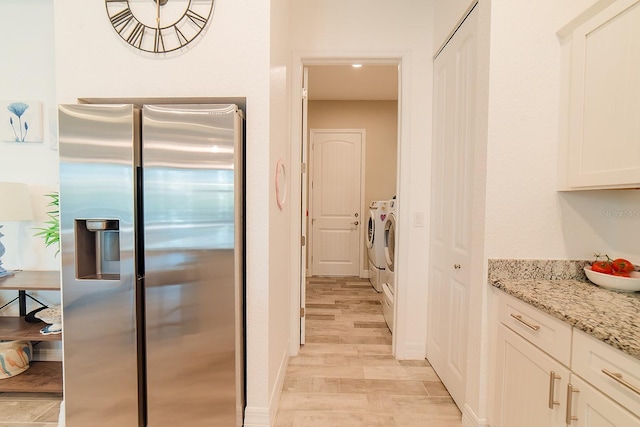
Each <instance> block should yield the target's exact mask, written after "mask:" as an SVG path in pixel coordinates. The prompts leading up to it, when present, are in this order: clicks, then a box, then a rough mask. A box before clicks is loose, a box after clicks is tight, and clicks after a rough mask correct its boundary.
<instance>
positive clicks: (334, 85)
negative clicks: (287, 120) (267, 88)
mask: <svg viewBox="0 0 640 427" xmlns="http://www.w3.org/2000/svg"><path fill="white" fill-rule="evenodd" d="M307 68H308V69H309V100H310V101H346V100H349V101H397V100H398V66H397V65H366V64H365V65H363V66H362V67H360V68H354V67H352V66H351V65H313V66H308V67H307Z"/></svg>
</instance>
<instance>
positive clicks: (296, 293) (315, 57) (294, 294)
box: [289, 51, 416, 358]
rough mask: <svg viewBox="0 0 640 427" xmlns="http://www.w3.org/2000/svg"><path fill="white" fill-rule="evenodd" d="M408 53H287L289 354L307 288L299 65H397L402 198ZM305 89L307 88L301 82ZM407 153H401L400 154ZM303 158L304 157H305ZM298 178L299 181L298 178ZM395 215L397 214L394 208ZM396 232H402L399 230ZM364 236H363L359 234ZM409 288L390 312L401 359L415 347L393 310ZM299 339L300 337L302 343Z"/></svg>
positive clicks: (400, 247)
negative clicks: (304, 266)
mask: <svg viewBox="0 0 640 427" xmlns="http://www.w3.org/2000/svg"><path fill="white" fill-rule="evenodd" d="M410 59H411V58H410V53H409V52H407V51H390V52H378V53H371V52H368V53H363V52H344V51H341V52H339V53H335V54H333V55H331V54H330V53H327V52H326V51H323V52H317V53H308V52H307V53H301V52H293V54H292V62H291V64H292V68H291V82H292V83H291V141H292V143H291V159H292V162H291V166H292V167H291V172H292V175H291V176H292V177H296V179H292V180H291V195H292V199H294V198H295V199H294V203H293V204H292V215H291V229H292V230H300V234H298V233H295V232H294V233H291V254H290V268H291V271H290V277H291V283H292V286H291V287H290V298H289V301H290V304H291V305H290V315H291V321H290V323H289V324H290V339H289V355H290V356H295V355H297V354H298V353H299V351H300V345H301V330H300V328H301V325H302V327H304V305H303V303H304V302H303V301H301V297H302V295H304V289H305V286H306V280H305V273H303V272H302V271H301V264H302V259H306V252H307V247H308V242H301V240H304V239H301V236H305V235H307V230H306V221H304V220H303V218H304V217H305V214H306V213H305V212H304V206H302V204H301V198H302V197H301V194H302V191H303V190H302V188H301V187H302V182H303V181H304V182H306V179H307V177H308V175H309V174H308V167H307V165H306V164H305V161H303V160H301V161H299V162H298V161H296V160H295V159H303V158H305V157H304V155H305V153H304V152H303V146H302V141H303V137H304V138H306V136H304V135H305V131H306V128H303V121H304V123H306V117H304V116H305V115H306V113H307V112H306V107H305V108H303V105H306V99H305V98H306V91H303V81H304V74H305V73H304V69H305V67H307V66H311V65H347V64H349V65H350V64H353V63H354V62H357V63H361V64H365V65H367V64H370V65H396V66H398V134H397V141H398V147H397V153H398V167H397V172H396V194H397V195H398V198H402V197H403V196H404V193H403V190H402V188H403V186H402V185H401V184H402V182H403V177H404V179H405V180H407V181H409V176H408V169H407V172H402V170H403V168H402V167H401V165H402V164H403V163H406V162H408V161H409V159H410V156H411V153H410V152H409V148H410V143H409V141H406V142H405V141H403V136H404V135H406V136H407V138H408V135H410V128H411V123H410V121H409V119H408V116H409V115H403V111H405V110H406V111H408V109H409V104H408V102H409V100H410V96H409V95H410V93H409V90H410V78H409V77H410V71H409V70H410V66H411V61H410ZM403 82H409V84H408V85H403ZM305 87H306V86H305ZM405 152H406V153H405ZM305 160H306V159H305ZM298 177H299V178H300V179H298ZM404 188H405V191H406V192H408V189H409V186H408V185H405V186H404ZM398 215H399V216H402V214H401V213H400V212H398ZM398 234H402V231H400V230H399V233H398ZM363 236H364V234H363ZM408 250H409V248H408V240H407V239H398V240H397V241H396V253H397V254H404V253H405V251H406V253H408ZM397 260H398V264H400V265H404V264H405V263H406V262H408V261H407V259H406V258H403V257H402V256H399V257H398V259H397ZM399 269H400V270H403V269H404V270H405V271H406V269H407V267H404V266H401V267H399ZM403 278H404V276H403V274H402V273H401V272H400V273H399V274H398V275H397V276H396V280H402V279H403ZM410 294H411V292H408V291H407V290H406V289H404V288H403V289H401V290H400V292H396V295H395V311H396V313H397V314H396V315H395V318H396V326H395V329H396V330H395V334H393V342H392V352H393V354H394V355H397V354H400V355H402V356H403V357H405V358H407V357H411V356H412V355H413V354H414V353H416V351H414V350H413V348H414V347H415V344H414V343H407V342H406V340H405V339H404V334H405V331H406V328H407V323H408V322H409V320H408V319H407V317H410V315H411V313H408V312H403V311H398V307H404V306H406V304H407V303H408V301H409V300H410ZM302 343H304V341H302Z"/></svg>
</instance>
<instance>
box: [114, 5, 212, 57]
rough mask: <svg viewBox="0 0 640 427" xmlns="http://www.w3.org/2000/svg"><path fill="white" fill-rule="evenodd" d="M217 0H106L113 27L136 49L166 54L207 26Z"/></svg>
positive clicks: (182, 45)
mask: <svg viewBox="0 0 640 427" xmlns="http://www.w3.org/2000/svg"><path fill="white" fill-rule="evenodd" d="M213 2H214V0H105V5H106V7H107V14H108V15H109V20H110V21H111V25H112V26H113V29H114V30H115V31H116V32H117V33H118V35H120V37H122V39H123V40H124V41H126V42H127V43H129V44H130V45H131V46H133V47H135V48H136V49H139V50H142V51H145V52H152V53H164V52H172V51H175V50H178V49H182V48H183V47H185V46H187V45H188V44H189V43H191V42H192V41H193V40H195V39H196V38H197V37H198V35H200V34H201V33H202V31H203V30H204V29H205V27H206V26H207V23H208V22H209V19H210V17H211V13H212V11H213Z"/></svg>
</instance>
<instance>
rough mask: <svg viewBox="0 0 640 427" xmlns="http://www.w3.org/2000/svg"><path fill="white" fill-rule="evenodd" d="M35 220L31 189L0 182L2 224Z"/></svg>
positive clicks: (15, 183)
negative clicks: (30, 194)
mask: <svg viewBox="0 0 640 427" xmlns="http://www.w3.org/2000/svg"><path fill="white" fill-rule="evenodd" d="M31 219H33V210H32V209H31V197H30V196H29V187H28V186H27V185H26V184H22V183H18V182H0V222H7V221H29V220H31Z"/></svg>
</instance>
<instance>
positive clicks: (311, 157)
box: [301, 129, 367, 304]
mask: <svg viewBox="0 0 640 427" xmlns="http://www.w3.org/2000/svg"><path fill="white" fill-rule="evenodd" d="M324 133H358V134H360V190H359V193H360V194H359V197H360V202H359V203H358V204H359V206H360V208H359V211H360V212H359V219H358V220H357V221H358V222H359V225H358V226H359V230H358V245H359V250H358V277H361V278H363V275H364V262H363V259H362V258H363V251H364V245H365V237H364V236H365V234H366V231H364V228H363V226H362V225H363V223H364V221H363V219H362V216H363V215H364V213H363V212H365V206H364V205H365V200H364V190H365V187H364V184H365V182H364V180H365V165H366V162H365V160H366V152H367V150H366V147H367V140H366V138H367V132H366V129H309V141H308V143H309V152H308V159H309V174H308V175H307V182H306V184H307V185H308V182H309V180H310V179H311V177H313V162H314V153H313V147H312V143H313V135H314V134H324ZM307 188H308V187H307ZM308 196H309V218H312V217H313V205H314V199H313V190H310V191H309V194H308ZM307 236H308V239H309V242H308V246H307V247H308V248H309V249H308V250H307V256H308V255H311V256H313V239H314V237H315V236H314V235H313V226H309V227H308V230H307ZM307 267H308V268H307V275H308V276H312V275H313V263H312V262H309V260H308V259H307ZM301 304H304V301H301Z"/></svg>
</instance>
